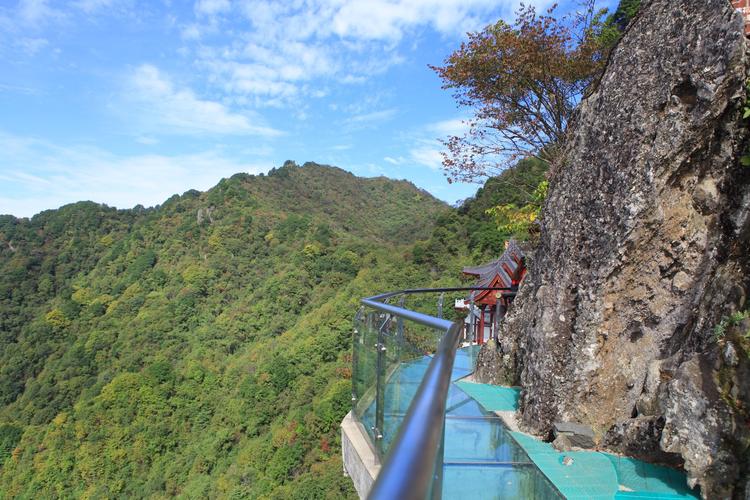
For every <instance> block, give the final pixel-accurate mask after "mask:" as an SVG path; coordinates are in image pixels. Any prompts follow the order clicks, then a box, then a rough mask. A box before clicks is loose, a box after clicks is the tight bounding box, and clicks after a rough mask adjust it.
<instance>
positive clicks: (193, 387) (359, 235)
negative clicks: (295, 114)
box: [0, 162, 541, 498]
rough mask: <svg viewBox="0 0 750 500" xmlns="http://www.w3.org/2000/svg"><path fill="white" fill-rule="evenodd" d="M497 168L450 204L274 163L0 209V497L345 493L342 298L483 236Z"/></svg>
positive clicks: (491, 229)
mask: <svg viewBox="0 0 750 500" xmlns="http://www.w3.org/2000/svg"><path fill="white" fill-rule="evenodd" d="M534 175H541V174H540V173H539V172H534ZM508 176H509V178H512V176H513V171H511V172H510V173H509V174H508ZM494 182H495V183H494V184H492V185H490V184H488V186H487V187H485V189H484V190H480V192H479V194H478V197H477V199H476V200H472V201H469V202H467V203H465V204H464V205H463V206H462V207H461V208H460V209H458V210H456V209H451V208H449V207H448V206H447V205H445V204H443V203H442V202H440V201H438V200H436V199H434V198H433V197H432V196H431V195H429V194H428V193H426V192H424V191H420V190H418V189H417V188H415V187H414V186H413V185H412V184H410V183H408V182H405V181H393V180H389V179H385V178H376V179H361V178H357V177H354V176H353V175H351V174H349V173H347V172H345V171H343V170H340V169H337V168H333V167H327V166H321V165H316V164H314V163H307V164H305V165H304V166H302V167H298V166H297V165H295V164H294V163H292V162H287V163H286V164H285V165H284V166H283V167H281V168H279V169H274V170H272V171H271V172H270V173H269V174H268V175H260V176H250V175H246V174H238V175H235V176H233V177H231V178H230V179H223V180H222V181H221V182H219V184H218V185H217V186H215V187H214V188H212V189H211V190H209V191H207V192H205V193H201V192H197V191H189V192H187V193H185V194H183V195H182V196H177V195H175V196H173V197H172V198H170V199H169V200H167V201H166V202H165V203H164V204H163V205H161V206H159V207H155V208H150V209H143V208H141V207H136V208H134V209H131V210H116V209H113V208H108V207H106V206H103V205H98V204H95V203H91V202H81V203H76V204H73V205H68V206H65V207H62V208H60V209H59V210H50V211H45V212H42V213H41V214H38V215H36V216H35V217H33V218H31V219H16V218H14V217H12V216H0V498H16V497H19V498H41V497H87V498H104V497H115V496H136V497H150V498H162V497H167V496H173V495H182V496H184V497H186V498H206V497H230V498H231V497H234V498H248V497H250V498H258V497H262V498H339V497H348V496H352V495H353V489H352V488H351V485H350V482H349V480H348V479H346V478H345V477H343V475H342V472H341V470H342V468H341V463H340V456H339V455H340V450H339V430H338V423H339V422H340V420H341V418H342V417H343V415H344V414H345V413H346V412H347V411H348V409H349V405H350V397H351V383H350V363H351V360H350V352H351V345H350V342H351V340H350V339H351V318H352V316H353V314H354V312H355V311H356V309H357V307H358V300H359V298H361V297H363V296H366V295H368V294H371V293H374V292H377V291H383V290H390V289H398V288H404V287H414V286H430V285H435V284H446V285H447V284H456V283H458V282H459V281H458V280H459V273H458V270H459V269H460V266H461V265H465V264H467V263H471V262H478V261H480V260H482V259H484V258H486V257H489V256H491V255H493V254H495V253H496V252H497V251H499V249H500V248H501V244H502V240H503V238H504V237H506V236H507V235H504V234H503V233H502V232H501V231H499V230H498V229H497V226H496V224H494V223H493V222H492V221H491V220H490V218H489V217H488V216H487V215H485V213H484V211H485V209H486V208H489V207H491V206H493V204H497V203H498V200H497V198H498V196H500V198H503V195H502V193H503V192H504V191H508V189H509V188H508V186H506V185H503V184H502V182H500V183H498V182H497V181H494ZM498 193H500V194H498ZM501 201H502V200H501ZM506 202H510V201H506ZM469 248H472V249H473V250H472V251H471V252H470V251H469Z"/></svg>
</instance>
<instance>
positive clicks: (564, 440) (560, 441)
mask: <svg viewBox="0 0 750 500" xmlns="http://www.w3.org/2000/svg"><path fill="white" fill-rule="evenodd" d="M552 446H553V447H554V448H555V449H556V450H557V451H570V450H571V449H573V445H572V444H571V442H570V439H569V436H568V435H567V434H559V435H558V436H557V437H555V440H554V441H552Z"/></svg>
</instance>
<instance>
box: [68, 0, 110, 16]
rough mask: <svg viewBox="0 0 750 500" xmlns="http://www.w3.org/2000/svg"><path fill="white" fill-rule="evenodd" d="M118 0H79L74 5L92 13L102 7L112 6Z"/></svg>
mask: <svg viewBox="0 0 750 500" xmlns="http://www.w3.org/2000/svg"><path fill="white" fill-rule="evenodd" d="M116 1H117V0H77V1H76V2H73V6H74V7H76V8H79V9H81V10H82V11H84V12H85V13H87V14H92V13H94V12H96V11H98V10H100V9H104V8H109V7H112V6H113V5H114V4H115V3H116Z"/></svg>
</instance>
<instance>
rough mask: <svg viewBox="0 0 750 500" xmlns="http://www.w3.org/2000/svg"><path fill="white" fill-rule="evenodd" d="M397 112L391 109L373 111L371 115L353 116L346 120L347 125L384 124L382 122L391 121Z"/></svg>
mask: <svg viewBox="0 0 750 500" xmlns="http://www.w3.org/2000/svg"><path fill="white" fill-rule="evenodd" d="M397 112H398V110H396V109H394V108H391V109H383V110H380V111H373V112H370V113H363V114H359V115H354V116H352V117H351V118H349V119H347V120H346V123H349V124H366V123H374V122H382V121H386V120H390V119H391V118H393V117H394V116H395V115H396V113H397Z"/></svg>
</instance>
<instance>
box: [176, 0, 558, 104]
mask: <svg viewBox="0 0 750 500" xmlns="http://www.w3.org/2000/svg"><path fill="white" fill-rule="evenodd" d="M536 3H549V1H548V0H537V2H536ZM517 4H518V0H500V1H498V0H298V1H293V2H281V1H278V0H238V1H236V2H233V3H232V4H230V3H229V2H228V1H227V0H199V1H197V2H196V3H195V4H194V10H195V12H196V19H195V22H193V23H189V24H186V25H183V27H182V36H183V38H184V39H185V40H186V41H188V42H190V41H195V42H197V41H199V42H197V43H196V44H195V46H194V47H193V49H194V51H195V56H196V61H197V64H198V67H199V68H200V69H201V70H204V71H206V73H207V75H208V79H209V82H210V83H211V84H213V85H215V86H216V87H217V88H219V89H221V90H222V91H223V92H226V93H227V94H228V95H229V96H233V98H235V99H236V98H240V97H250V98H252V99H253V100H252V101H251V102H253V103H254V104H255V105H261V106H262V105H271V106H288V107H292V108H295V107H297V106H298V105H299V103H300V102H303V99H304V98H306V97H310V96H311V95H313V94H314V93H315V92H316V90H317V89H318V87H319V86H320V85H326V84H327V83H328V82H330V81H335V82H336V83H346V84H355V83H356V84H362V83H364V82H366V81H367V79H368V78H370V77H372V76H373V75H377V74H382V73H383V72H385V71H387V70H388V69H389V68H390V67H392V66H394V65H398V64H403V63H404V62H405V61H406V58H405V57H404V56H403V55H402V54H400V53H399V50H400V46H399V43H400V42H401V41H402V40H404V39H406V38H408V37H409V36H412V35H414V36H416V35H418V34H419V31H420V30H423V29H426V28H431V29H433V30H435V31H437V32H438V33H440V34H443V35H446V36H462V35H463V33H464V32H465V31H467V30H476V29H479V28H481V27H482V26H484V25H485V24H487V23H488V22H491V21H494V20H495V19H497V17H498V15H501V14H508V13H509V12H511V11H512V9H513V8H514V7H515V6H516V5H517ZM230 11H231V13H232V15H225V16H216V14H219V13H222V14H223V13H227V12H230ZM243 18H244V19H243ZM248 21H249V23H250V27H249V28H248V26H247V22H248ZM208 33H211V34H212V36H211V37H208V36H206V35H207V34H208ZM222 35H225V36H222Z"/></svg>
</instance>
